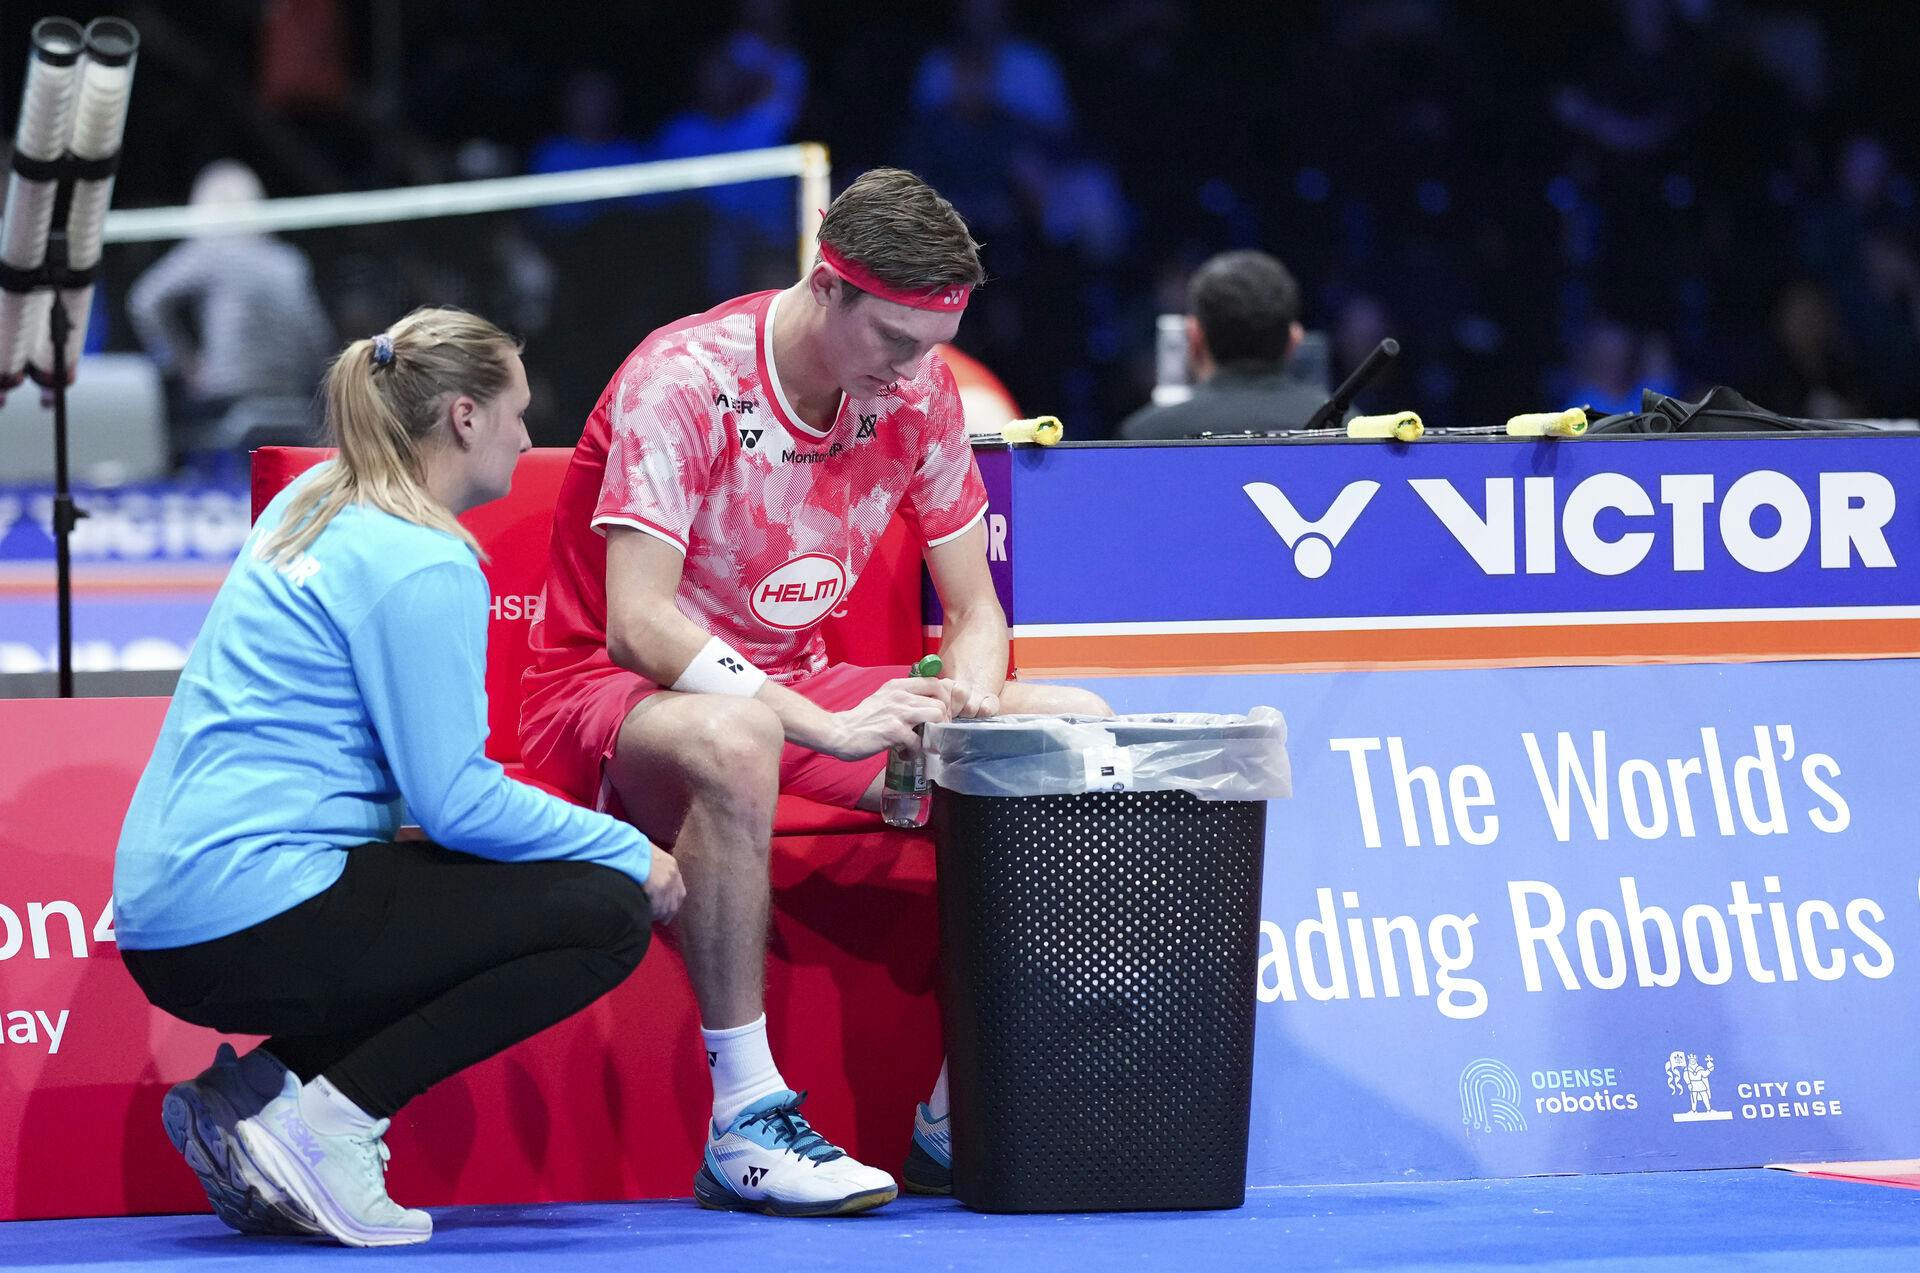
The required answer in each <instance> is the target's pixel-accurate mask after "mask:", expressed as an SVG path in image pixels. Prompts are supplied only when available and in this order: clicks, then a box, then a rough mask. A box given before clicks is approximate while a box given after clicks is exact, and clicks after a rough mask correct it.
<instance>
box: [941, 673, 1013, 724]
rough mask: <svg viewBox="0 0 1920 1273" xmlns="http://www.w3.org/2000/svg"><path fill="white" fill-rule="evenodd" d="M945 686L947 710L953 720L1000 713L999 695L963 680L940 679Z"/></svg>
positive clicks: (974, 718)
mask: <svg viewBox="0 0 1920 1273" xmlns="http://www.w3.org/2000/svg"><path fill="white" fill-rule="evenodd" d="M941 684H943V685H945V686H946V687H947V710H948V711H949V712H951V713H953V719H955V720H978V719H980V718H981V717H983V716H998V715H999V714H1000V696H999V695H997V694H989V693H987V692H986V691H985V690H983V689H977V688H975V687H974V686H972V685H969V684H968V683H967V682H965V681H942V682H941Z"/></svg>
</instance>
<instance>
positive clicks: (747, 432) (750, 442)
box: [740, 429, 766, 451]
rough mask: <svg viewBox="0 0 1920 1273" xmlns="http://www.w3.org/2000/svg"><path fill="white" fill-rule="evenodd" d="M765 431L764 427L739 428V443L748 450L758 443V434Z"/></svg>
mask: <svg viewBox="0 0 1920 1273" xmlns="http://www.w3.org/2000/svg"><path fill="white" fill-rule="evenodd" d="M765 432H766V430H765V429H741V430H740V445H741V446H743V447H745V448H746V449H747V450H749V451H751V450H753V448H754V447H756V446H759V445H760V435H761V434H763V433H765Z"/></svg>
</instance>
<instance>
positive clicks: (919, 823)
mask: <svg viewBox="0 0 1920 1273" xmlns="http://www.w3.org/2000/svg"><path fill="white" fill-rule="evenodd" d="M941 666H942V665H941V662H940V656H939V655H938V654H929V655H927V656H926V657H924V658H922V659H921V660H920V661H919V662H917V663H915V664H914V665H913V666H912V667H911V668H910V669H908V672H909V674H910V675H912V676H938V675H940V668H941ZM932 803H933V800H932V798H931V793H930V791H929V788H928V786H927V758H926V756H925V754H924V753H923V752H922V751H921V750H920V749H919V748H918V747H889V748H888V749H887V778H886V782H885V784H884V785H883V786H882V787H881V789H880V817H881V818H882V819H883V820H884V821H885V822H886V824H887V825H888V826H890V827H924V826H925V825H927V810H928V808H929V806H931V805H932Z"/></svg>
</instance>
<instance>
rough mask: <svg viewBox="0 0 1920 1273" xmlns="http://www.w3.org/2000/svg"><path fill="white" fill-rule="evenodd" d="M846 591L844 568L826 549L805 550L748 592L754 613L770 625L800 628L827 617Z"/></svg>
mask: <svg viewBox="0 0 1920 1273" xmlns="http://www.w3.org/2000/svg"><path fill="white" fill-rule="evenodd" d="M846 595H847V568H846V567H845V566H843V565H841V564H840V562H839V561H838V560H836V559H834V558H832V557H829V556H827V555H826V554H825V553H804V554H802V555H801V556H798V557H795V558H794V559H793V560H792V561H789V562H788V563H787V564H786V565H784V566H781V567H780V568H779V569H777V570H773V571H769V572H768V573H767V574H766V576H765V577H763V578H762V579H761V580H760V582H759V583H756V584H754V585H753V588H752V589H751V591H749V592H748V594H747V600H748V604H749V605H751V606H752V607H753V617H754V618H756V619H758V620H760V622H762V623H764V624H766V625H767V626H768V627H770V628H779V629H780V630H781V631H783V632H801V631H804V630H806V629H807V628H811V627H812V626H813V625H814V624H816V623H818V622H820V620H822V619H824V618H826V617H827V615H828V613H830V612H831V611H832V610H833V607H834V606H836V605H838V604H839V603H840V602H841V601H842V600H844V599H845V597H846Z"/></svg>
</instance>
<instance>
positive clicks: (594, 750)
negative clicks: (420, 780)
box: [520, 168, 1110, 1215]
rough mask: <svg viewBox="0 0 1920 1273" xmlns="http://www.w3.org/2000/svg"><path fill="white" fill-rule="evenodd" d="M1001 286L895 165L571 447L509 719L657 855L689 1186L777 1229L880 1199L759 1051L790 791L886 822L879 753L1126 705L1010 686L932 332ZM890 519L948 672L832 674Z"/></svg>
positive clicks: (941, 1183)
mask: <svg viewBox="0 0 1920 1273" xmlns="http://www.w3.org/2000/svg"><path fill="white" fill-rule="evenodd" d="M984 277H985V273H984V271H983V270H982V268H981V265H980V258H979V245H978V244H976V243H975V242H974V241H973V238H972V236H971V235H969V234H968V232H967V227H966V224H965V222H963V221H962V220H961V219H960V216H959V214H958V213H956V212H955V211H954V209H953V205H952V204H950V203H948V202H947V201H946V200H945V199H943V198H941V197H940V196H939V195H938V194H936V193H935V192H934V191H933V189H932V188H931V187H929V186H928V185H926V183H924V182H922V181H921V180H920V179H919V178H917V177H915V176H914V175H913V174H911V173H908V172H903V171H901V170H899V169H888V168H882V169H876V170H874V171H872V172H868V173H866V174H864V175H862V176H861V177H860V178H859V179H857V180H856V181H854V183H853V184H852V185H851V186H849V187H848V188H847V189H846V190H845V191H844V192H843V193H842V194H841V195H840V197H839V198H837V199H835V200H834V201H833V204H832V206H831V207H829V208H828V209H827V213H826V219H825V221H824V222H823V223H822V224H821V226H820V256H819V258H818V259H817V260H816V261H815V262H814V264H813V267H812V269H810V270H809V271H808V272H807V275H806V277H805V278H803V279H802V280H801V281H800V282H798V283H796V284H794V285H793V286H791V287H789V288H787V289H785V290H784V291H778V292H760V293H756V294H753V295H749V296H742V297H739V298H737V299H735V300H731V301H727V302H725V303H724V304H722V305H719V306H717V307H716V308H714V309H711V310H708V311H707V312H705V313H703V314H696V315H694V316H692V317H690V318H685V319H682V320H680V321H679V322H676V323H673V324H670V325H669V326H666V327H663V328H661V329H659V330H658V331H656V332H654V333H653V334H651V335H650V336H648V337H647V338H646V339H645V340H643V341H642V342H641V343H640V345H639V347H638V348H636V349H635V350H634V351H633V353H632V354H631V355H630V356H629V357H628V358H627V361H626V363H625V364H624V365H623V366H622V367H621V368H620V370H619V371H618V372H616V373H615V374H614V377H613V380H612V381H611V382H610V383H609V384H608V386H607V391H606V393H605V394H604V395H603V396H602V397H601V399H600V403H599V405H598V406H596V407H595V408H594V410H593V412H592V414H591V415H589V416H588V417H587V423H586V429H585V432H584V434H583V435H582V437H581V439H580V444H579V446H578V447H577V448H576V449H575V451H574V455H573V463H572V465H571V467H570V468H569V469H568V472H567V475H566V478H565V479H564V481H563V482H562V484H561V487H560V496H559V503H558V506H557V508H556V510H555V515H554V524H553V540H552V548H551V560H550V563H549V566H548V571H547V591H546V607H545V612H544V614H543V615H542V617H541V618H540V619H538V620H537V621H535V623H534V626H533V630H532V633H531V636H530V643H531V647H532V652H533V665H532V666H531V667H530V668H529V669H528V670H527V673H526V678H525V684H526V687H527V694H526V698H525V702H524V704H523V706H522V709H521V718H520V736H521V755H522V756H523V757H524V758H525V761H526V764H527V766H528V768H529V769H530V770H531V771H532V772H533V773H534V774H535V775H537V776H538V777H540V778H541V779H543V780H545V781H547V782H550V783H553V784H554V785H555V786H557V787H559V788H560V789H561V790H563V791H565V792H567V793H568V794H570V795H572V796H573V797H574V798H575V799H578V800H581V801H583V802H586V803H593V804H596V805H597V807H600V808H606V809H612V810H615V811H617V812H619V813H621V814H622V815H624V816H625V817H627V818H628V819H630V820H631V821H632V822H633V823H634V824H635V825H636V826H638V827H639V828H640V829H641V830H643V831H645V832H646V833H647V835H648V836H649V837H651V838H652V839H653V840H654V841H655V842H656V843H660V844H669V845H671V846H672V848H673V855H674V857H675V858H676V859H677V860H678V862H679V863H680V867H681V870H682V871H683V872H684V873H685V876H686V881H687V906H686V910H685V911H684V912H683V913H682V916H681V921H680V930H679V931H680V935H681V936H680V945H681V953H682V954H683V955H684V956H685V959H686V964H687V974H688V977H689V979H690V980H691V981H692V983H693V991H694V997H695V999H696V1000H697V1001H698V1003H699V1007H700V1021H701V1026H702V1030H701V1034H702V1035H703V1037H704V1042H705V1049H706V1061H707V1066H708V1069H709V1071H710V1073H711V1076H712V1079H713V1121H712V1123H711V1125H710V1126H709V1128H708V1131H707V1137H706V1140H707V1144H706V1153H705V1158H704V1162H703V1164H702V1166H701V1168H700V1171H699V1173H698V1174H697V1175H696V1176H695V1178H694V1190H695V1193H696V1195H697V1197H698V1198H699V1200H700V1202H701V1203H702V1204H703V1205H705V1206H708V1207H718V1208H727V1209H736V1210H757V1211H766V1212H770V1213H773V1214H776V1215H828V1214H839V1213H846V1212H853V1211H862V1210H866V1209H868V1208H871V1207H876V1206H880V1205H882V1204H884V1203H887V1202H890V1201H892V1199H893V1198H894V1196H895V1193H896V1186H895V1184H894V1182H893V1179H892V1178H891V1177H890V1176H888V1175H887V1173H886V1172H884V1171H880V1170H878V1169H876V1168H873V1167H869V1166H865V1165H863V1164H861V1163H859V1162H856V1161H855V1160H854V1159H853V1158H852V1157H850V1156H849V1155H847V1154H846V1153H845V1152H844V1151H842V1150H841V1149H839V1148H838V1147H836V1146H834V1145H832V1144H830V1143H829V1142H828V1141H827V1140H826V1139H824V1138H823V1137H822V1136H821V1135H820V1134H819V1133H818V1132H816V1131H814V1130H813V1129H812V1128H811V1127H809V1126H808V1124H807V1120H806V1118H805V1117H804V1116H802V1115H801V1113H800V1109H799V1107H800V1100H801V1096H800V1093H798V1092H796V1091H794V1090H793V1088H792V1087H791V1086H790V1085H789V1084H788V1083H787V1082H786V1080H785V1079H784V1078H782V1077H781V1074H780V1071H779V1069H778V1068H777V1067H776V1066H775V1064H774V1060H773V1054H772V1052H771V1051H770V1049H769V1047H768V1043H767V1018H766V1013H765V986H764V975H765V965H766V945H767V912H768V904H769V881H768V875H767V871H768V851H769V841H770V837H771V834H772V827H773V814H774V804H775V800H776V798H777V797H778V795H779V793H780V792H781V791H788V792H793V793H796V794H799V795H802V796H805V797H807V798H809V799H813V800H818V801H822V802H825V803H829V804H835V805H839V806H841V807H843V808H854V807H858V808H862V809H877V808H879V807H880V791H881V779H882V770H883V769H884V767H885V764H886V751H887V748H888V747H890V746H893V745H895V744H910V743H912V742H913V741H914V729H915V727H916V726H918V725H921V724H923V723H925V722H927V721H936V720H946V719H949V718H951V717H958V716H987V715H992V714H994V713H996V712H998V711H999V710H1000V708H1001V707H1003V706H1004V707H1005V708H1006V710H1008V711H1010V712H1091V713H1098V714H1102V715H1107V714H1110V712H1109V710H1108V708H1107V706H1106V704H1105V703H1103V702H1101V701H1100V700H1099V699H1098V698H1097V697H1095V696H1094V695H1092V694H1089V693H1087V692H1085V691H1083V690H1077V689H1071V688H1066V687H1057V686H1045V685H1026V684H1021V683H1019V682H1009V681H1007V679H1006V672H1007V652H1008V651H1007V620H1006V615H1005V614H1004V613H1003V612H1002V611H1001V609H1000V602H999V600H998V598H997V597H996V596H995V594H994V590H993V580H992V577H991V576H990V575H989V574H988V571H987V552H986V542H987V541H986V526H985V513H986V510H987V493H986V489H985V487H984V485H983V484H982V482H981V479H980V471H979V468H978V467H977V466H976V465H975V463H974V460H973V452H972V449H971V448H970V447H969V446H968V444H967V439H966V435H965V432H964V426H963V424H962V420H961V408H960V399H959V395H958V393H957V392H956V391H955V388H954V379H953V375H952V373H951V372H949V371H948V370H947V367H946V365H945V364H944V363H942V362H941V361H940V359H939V358H938V357H935V356H932V355H931V350H932V349H933V347H934V345H936V344H938V343H940V342H942V341H950V340H952V339H953V335H954V332H955V330H956V329H957V328H958V327H959V325H960V316H961V313H962V311H963V310H964V309H965V307H966V304H967V299H968V295H969V293H970V292H971V290H972V288H973V287H975V286H976V285H978V284H979V283H980V282H981V280H982V279H983V278H984ZM896 508H903V509H904V511H905V512H906V513H907V514H908V516H909V517H910V518H911V520H912V522H913V523H914V525H915V527H916V529H917V530H918V532H919V535H920V537H921V542H922V543H923V544H924V545H925V553H926V561H927V567H928V570H929V571H930V572H931V574H932V576H933V583H934V587H935V589H936V590H937V591H938V593H939V595H940V601H941V604H942V606H943V607H944V610H945V615H946V620H945V628H944V631H943V634H942V637H941V654H942V657H943V658H944V660H945V663H946V673H947V679H932V678H908V677H907V675H906V671H907V669H905V668H903V667H855V666H851V665H847V664H835V665H831V666H830V665H829V664H828V663H827V656H826V651H825V649H824V647H823V644H822V641H821V636H820V623H821V621H822V620H824V619H825V618H826V617H827V615H828V614H829V613H830V612H831V611H832V610H833V609H834V607H835V605H836V604H837V603H838V602H839V601H840V600H841V599H843V598H844V597H845V596H846V595H847V594H848V592H850V591H851V590H852V588H853V586H854V582H855V580H856V579H857V578H858V576H859V574H860V571H861V569H862V568H863V567H864V566H865V565H866V563H867V561H868V559H869V557H870V556H871V554H872V552H873V549H874V547H875V545H876V544H877V543H878V542H879V540H880V537H881V536H882V534H884V533H885V531H886V529H887V526H888V524H889V522H890V521H891V520H892V518H893V515H894V511H895V509H896ZM946 1119H947V1109H946V1073H945V1070H944V1069H943V1070H942V1072H941V1075H940V1081H939V1082H938V1084H937V1085H936V1086H935V1089H934V1095H933V1096H932V1097H931V1098H930V1099H929V1101H928V1102H927V1104H925V1105H922V1106H921V1107H920V1110H919V1115H918V1117H917V1118H916V1122H915V1136H914V1144H915V1150H916V1154H917V1157H915V1158H914V1159H911V1160H910V1167H911V1168H912V1171H911V1173H910V1175H909V1184H910V1186H917V1187H919V1188H921V1189H924V1190H929V1191H932V1190H940V1191H944V1190H945V1189H946V1188H947V1182H948V1171H949V1160H948V1157H947V1150H946V1145H947V1122H946Z"/></svg>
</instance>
